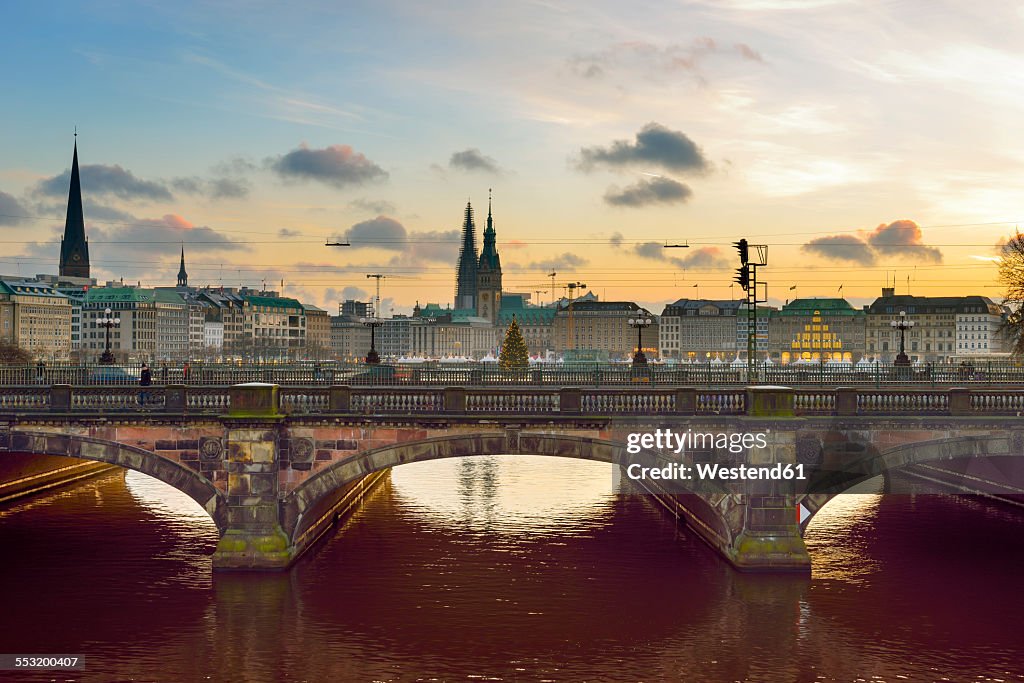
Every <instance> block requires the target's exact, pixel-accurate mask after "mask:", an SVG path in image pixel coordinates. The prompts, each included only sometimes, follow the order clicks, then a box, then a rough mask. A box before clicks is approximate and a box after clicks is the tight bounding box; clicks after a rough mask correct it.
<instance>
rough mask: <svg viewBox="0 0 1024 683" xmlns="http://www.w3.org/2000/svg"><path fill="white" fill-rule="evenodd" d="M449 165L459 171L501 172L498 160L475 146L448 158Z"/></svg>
mask: <svg viewBox="0 0 1024 683" xmlns="http://www.w3.org/2000/svg"><path fill="white" fill-rule="evenodd" d="M448 167H449V168H453V169H456V170H459V171H470V172H473V171H482V172H484V173H491V174H494V175H498V174H500V173H501V168H500V167H499V166H498V162H497V161H495V160H494V159H492V158H491V157H489V156H485V155H484V154H483V153H482V152H481V151H480V150H479V149H477V148H475V147H473V148H471V149H466V150H463V151H461V152H455V153H454V154H452V157H451V159H449V160H448Z"/></svg>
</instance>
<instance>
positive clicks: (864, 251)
mask: <svg viewBox="0 0 1024 683" xmlns="http://www.w3.org/2000/svg"><path fill="white" fill-rule="evenodd" d="M800 250H801V251H804V252H807V253H808V254H813V255H815V256H821V257H822V258H826V259H829V260H832V261H846V262H849V263H856V264H858V265H862V266H870V265H872V264H873V263H874V262H875V252H874V251H873V250H872V249H871V246H870V245H869V244H868V243H867V242H865V241H864V240H862V239H861V238H859V237H857V236H856V235H829V236H827V237H817V238H815V239H813V240H811V241H810V242H808V243H807V244H805V245H803V246H802V247H800Z"/></svg>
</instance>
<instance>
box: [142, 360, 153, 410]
mask: <svg viewBox="0 0 1024 683" xmlns="http://www.w3.org/2000/svg"><path fill="white" fill-rule="evenodd" d="M152 384H153V373H152V372H150V370H149V366H148V365H146V364H145V363H143V364H142V372H141V373H139V386H140V387H142V390H141V391H140V392H139V405H140V406H142V407H143V408H145V407H146V403H147V401H148V400H149V390H148V388H147V387H149V386H150V385H152Z"/></svg>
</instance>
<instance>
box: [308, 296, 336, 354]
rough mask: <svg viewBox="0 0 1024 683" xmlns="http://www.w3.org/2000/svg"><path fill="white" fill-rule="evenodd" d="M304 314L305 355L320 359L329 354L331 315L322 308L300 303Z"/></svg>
mask: <svg viewBox="0 0 1024 683" xmlns="http://www.w3.org/2000/svg"><path fill="white" fill-rule="evenodd" d="M302 311H303V313H304V314H305V316H306V352H305V357H306V358H309V359H312V360H322V359H324V358H327V357H328V356H330V355H331V317H330V316H329V315H328V314H327V311H325V310H324V309H322V308H319V307H317V306H314V305H313V304H302Z"/></svg>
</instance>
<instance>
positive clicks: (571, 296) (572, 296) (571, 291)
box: [562, 282, 587, 349]
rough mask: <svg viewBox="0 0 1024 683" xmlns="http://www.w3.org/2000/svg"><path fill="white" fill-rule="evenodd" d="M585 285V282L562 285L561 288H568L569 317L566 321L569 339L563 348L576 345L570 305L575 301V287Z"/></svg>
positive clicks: (580, 287)
mask: <svg viewBox="0 0 1024 683" xmlns="http://www.w3.org/2000/svg"><path fill="white" fill-rule="evenodd" d="M586 286H587V284H586V283H585V282H566V283H565V284H564V285H562V289H568V290H569V306H568V309H569V319H568V320H567V321H566V322H567V325H568V337H569V339H568V340H567V342H566V345H565V348H567V349H572V348H575V346H576V345H575V343H574V342H575V339H574V337H573V331H574V330H573V318H572V305H573V303H575V302H576V290H577V289H583V288H585V287H586Z"/></svg>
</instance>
